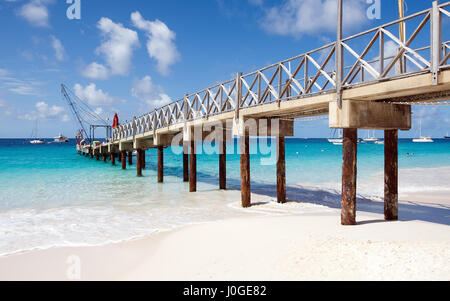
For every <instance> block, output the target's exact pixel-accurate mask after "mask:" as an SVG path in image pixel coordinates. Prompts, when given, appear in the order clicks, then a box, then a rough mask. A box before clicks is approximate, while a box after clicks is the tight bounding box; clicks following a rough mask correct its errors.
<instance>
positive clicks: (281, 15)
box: [261, 0, 368, 37]
mask: <svg viewBox="0 0 450 301" xmlns="http://www.w3.org/2000/svg"><path fill="white" fill-rule="evenodd" d="M367 21H368V19H367V17H366V1H365V0H346V1H344V20H343V26H344V30H346V29H349V28H357V27H359V26H361V25H362V24H364V23H365V22H367ZM261 22H262V23H261V25H262V27H263V28H264V29H265V30H266V31H267V32H269V33H273V34H278V35H291V36H294V37H300V36H301V35H303V34H310V35H314V34H317V33H333V32H336V22H337V1H336V0H287V1H284V2H283V4H280V5H278V6H274V7H271V8H268V9H266V16H265V17H264V18H263V21H261Z"/></svg>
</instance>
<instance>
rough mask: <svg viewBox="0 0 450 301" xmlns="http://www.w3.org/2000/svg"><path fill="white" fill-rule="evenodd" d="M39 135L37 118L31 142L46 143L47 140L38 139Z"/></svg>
mask: <svg viewBox="0 0 450 301" xmlns="http://www.w3.org/2000/svg"><path fill="white" fill-rule="evenodd" d="M37 135H38V121H37V120H36V122H35V124H34V128H33V131H32V132H31V140H30V144H44V143H45V140H44V139H38V138H37Z"/></svg>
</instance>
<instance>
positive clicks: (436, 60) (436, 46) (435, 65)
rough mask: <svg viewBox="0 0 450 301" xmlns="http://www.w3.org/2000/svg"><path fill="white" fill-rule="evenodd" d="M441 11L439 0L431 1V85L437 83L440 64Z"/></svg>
mask: <svg viewBox="0 0 450 301" xmlns="http://www.w3.org/2000/svg"><path fill="white" fill-rule="evenodd" d="M441 45H442V32H441V12H440V11H439V1H433V8H432V9H431V73H432V78H433V85H437V84H438V80H439V78H438V76H439V65H440V64H441Z"/></svg>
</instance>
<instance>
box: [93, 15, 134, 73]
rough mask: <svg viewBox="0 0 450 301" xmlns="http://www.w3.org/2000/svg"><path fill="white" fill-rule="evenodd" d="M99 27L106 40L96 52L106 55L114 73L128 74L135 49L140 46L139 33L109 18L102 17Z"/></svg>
mask: <svg viewBox="0 0 450 301" xmlns="http://www.w3.org/2000/svg"><path fill="white" fill-rule="evenodd" d="M97 27H98V28H99V29H100V31H101V32H102V35H103V36H104V38H105V41H104V42H103V43H102V44H101V45H100V47H98V48H97V50H96V52H97V53H98V54H102V55H104V57H105V60H106V62H107V64H108V66H109V68H110V70H111V73H112V74H113V75H128V73H129V70H130V66H131V58H132V56H133V51H134V49H135V48H137V47H138V46H139V38H138V34H137V33H136V32H135V31H133V30H131V29H128V28H125V27H123V25H122V24H120V23H114V22H113V21H111V20H110V19H108V18H101V19H100V21H99V22H98V24H97Z"/></svg>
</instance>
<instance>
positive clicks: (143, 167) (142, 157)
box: [141, 149, 147, 169]
mask: <svg viewBox="0 0 450 301" xmlns="http://www.w3.org/2000/svg"><path fill="white" fill-rule="evenodd" d="M141 152H142V156H141V160H142V162H141V166H142V169H145V168H146V167H147V162H146V161H145V159H146V158H145V149H141Z"/></svg>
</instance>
